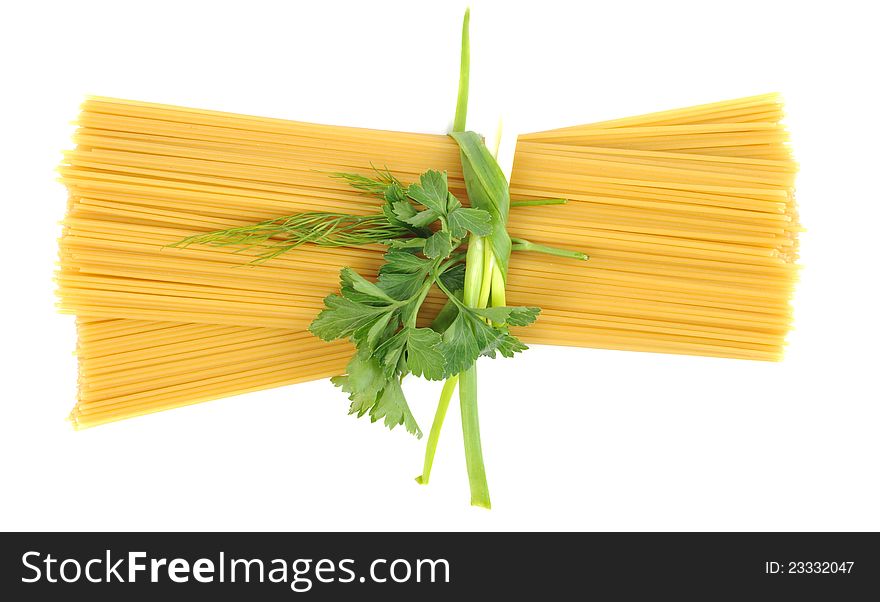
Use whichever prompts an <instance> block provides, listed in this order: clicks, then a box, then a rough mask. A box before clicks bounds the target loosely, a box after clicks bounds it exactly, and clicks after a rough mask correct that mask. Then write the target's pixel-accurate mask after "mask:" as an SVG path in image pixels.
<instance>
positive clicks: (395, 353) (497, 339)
mask: <svg viewBox="0 0 880 602" xmlns="http://www.w3.org/2000/svg"><path fill="white" fill-rule="evenodd" d="M375 182H376V183H377V184H379V183H381V180H378V179H377V180H375ZM372 192H373V193H374V194H376V195H377V196H382V197H383V198H384V200H385V203H384V205H383V207H382V209H383V215H384V216H385V217H386V219H388V221H389V223H390V224H394V225H400V224H405V225H406V226H407V227H409V228H411V229H412V232H411V234H412V235H411V236H408V237H402V238H389V239H387V240H385V241H384V242H385V243H386V244H387V245H388V246H389V247H390V249H389V250H388V252H387V253H385V257H384V259H385V263H384V264H383V265H382V267H381V268H380V269H379V273H378V279H377V281H376V282H375V283H374V282H371V281H369V280H367V279H366V278H364V277H363V276H362V275H360V274H358V273H357V272H356V271H354V270H352V269H351V268H344V269H343V270H342V272H341V274H340V292H339V293H338V294H332V295H329V296H328V297H327V298H326V299H324V305H325V306H326V308H325V309H324V310H323V311H322V312H321V313H320V314H318V316H317V317H316V318H315V320H314V321H313V322H312V324H311V326H310V327H309V330H310V331H311V332H312V333H313V334H315V335H316V336H318V337H320V338H321V339H323V340H325V341H332V340H336V339H349V340H351V342H352V343H354V345H355V347H356V351H355V354H354V356H353V357H352V359H351V361H350V362H349V364H348V367H347V370H346V374H345V375H343V376H337V377H334V378H333V379H332V381H333V383H334V384H336V385H337V386H339V387H341V388H342V390H343V391H345V392H346V393H348V394H349V399H350V400H351V406H350V408H349V413H350V414H356V415H357V416H364V415H369V417H370V419H371V420H372V421H374V422H375V421H377V420H380V419H381V420H383V421H384V423H385V425H386V426H388V427H389V428H394V427H395V426H397V425H398V424H401V425H404V427H405V428H406V430H407V431H409V432H410V433H413V434H415V435H416V436H419V437H421V435H422V431H421V429H420V428H419V426H418V424H417V423H416V420H415V418H414V417H413V414H412V412H411V411H410V408H409V405H408V403H407V401H406V398H405V396H404V394H403V390H402V388H401V386H400V385H401V381H402V379H403V378H404V377H405V376H406V375H407V374H413V375H415V376H422V377H424V378H426V379H428V380H443V379H446V378H450V377H452V376H454V375H456V374H458V373H460V372H462V371H464V370H467V369H468V368H470V367H471V366H473V364H474V362H475V361H476V359H477V358H478V357H480V356H488V357H496V354H500V355H502V356H504V357H512V356H513V355H514V354H515V353H517V352H519V351H523V350H524V349H526V346H525V345H524V344H523V343H522V342H521V341H520V340H519V339H518V338H516V337H515V336H514V335H512V334H511V333H510V331H509V326H526V325H528V324H531V323H532V322H534V321H535V319H536V318H537V316H538V313H539V312H540V309H538V308H537V307H494V308H491V309H477V308H472V307H468V306H467V305H466V304H465V303H464V302H463V301H462V292H463V290H464V285H465V283H464V275H465V265H464V261H465V258H466V253H465V252H462V251H461V250H460V249H461V247H462V246H463V245H464V244H465V243H466V241H467V240H468V238H469V237H470V236H473V235H477V236H484V235H487V234H489V233H490V231H491V228H492V220H491V216H490V215H489V213H488V212H486V211H484V210H482V209H474V208H467V207H462V205H461V203H460V202H459V201H458V199H457V198H455V196H454V195H453V194H452V193H451V192H450V191H449V189H448V184H447V177H446V173H445V172H438V171H433V170H431V171H426V172H425V173H423V174H422V175H421V177H420V179H419V182H418V183H414V184H411V185H409V186H408V187H406V188H404V187H403V186H401V185H400V184H399V183H398V182H396V181H394V182H391V183H388V184H385V185H384V186H382V187H379V186H377V187H376V189H375V190H373V191H372ZM431 226H433V227H434V228H436V229H431V228H429V227H431ZM434 286H436V287H438V288H439V290H440V291H442V292H443V294H444V295H445V296H446V298H447V301H446V306H445V307H444V309H443V310H442V311H441V312H440V314H439V315H438V316H436V317H435V319H434V320H433V322H432V323H431V325H430V327H419V326H418V324H419V317H420V310H421V308H422V304H423V303H424V301H425V298H426V297H427V295H428V293H429V291H430V290H431V288H432V287H434Z"/></svg>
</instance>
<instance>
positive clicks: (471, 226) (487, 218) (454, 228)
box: [446, 207, 492, 238]
mask: <svg viewBox="0 0 880 602" xmlns="http://www.w3.org/2000/svg"><path fill="white" fill-rule="evenodd" d="M446 220H447V223H448V224H449V231H450V233H451V234H452V235H453V236H454V237H455V238H464V237H465V235H466V234H467V233H468V232H473V233H474V234H476V235H477V236H488V235H489V234H491V233H492V216H491V215H490V214H489V212H488V211H484V210H482V209H471V208H465V207H461V208H459V209H456V210H455V211H452V212H450V213H449V215H448V216H447V218H446Z"/></svg>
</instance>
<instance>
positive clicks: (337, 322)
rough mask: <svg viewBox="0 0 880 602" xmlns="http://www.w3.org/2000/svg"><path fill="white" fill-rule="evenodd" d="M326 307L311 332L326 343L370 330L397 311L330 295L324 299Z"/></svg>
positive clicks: (311, 326) (311, 325)
mask: <svg viewBox="0 0 880 602" xmlns="http://www.w3.org/2000/svg"><path fill="white" fill-rule="evenodd" d="M324 305H325V306H326V309H324V310H322V311H321V313H319V314H318V316H317V317H316V318H315V319H314V320H313V321H312V323H311V324H310V325H309V331H311V333H312V334H314V335H315V336H317V337H318V338H320V339H323V340H325V341H333V340H335V339H346V338H349V337H351V336H353V335H354V334H355V333H356V332H358V331H360V330H362V329H364V328H367V329H369V328H371V327H372V326H373V325H375V324H376V322H377V321H378V320H380V319H382V318H383V317H384V315H385V314H387V313H389V312H391V311H393V310H394V309H395V308H394V307H389V306H378V307H377V306H371V305H365V304H363V303H358V302H357V301H352V300H351V299H347V298H345V297H342V296H340V295H328V296H327V297H325V298H324Z"/></svg>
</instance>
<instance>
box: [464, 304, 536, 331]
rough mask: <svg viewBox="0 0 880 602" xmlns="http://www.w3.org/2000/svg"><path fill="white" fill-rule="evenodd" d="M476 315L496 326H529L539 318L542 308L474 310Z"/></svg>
mask: <svg viewBox="0 0 880 602" xmlns="http://www.w3.org/2000/svg"><path fill="white" fill-rule="evenodd" d="M471 311H473V312H474V313H475V314H477V315H478V316H481V317H483V318H486V319H488V320H490V321H492V322H494V323H496V324H507V325H508V326H528V325H529V324H531V323H532V322H534V321H535V320H536V319H537V318H538V314H539V313H541V308H540V307H523V306H519V307H487V308H485V309H472V310H471Z"/></svg>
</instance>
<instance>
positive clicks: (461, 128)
mask: <svg viewBox="0 0 880 602" xmlns="http://www.w3.org/2000/svg"><path fill="white" fill-rule="evenodd" d="M469 22H470V10H469V9H468V10H467V11H466V12H465V15H464V23H463V25H462V32H461V66H460V75H459V84H458V102H457V103H456V109H455V120H454V122H453V129H452V132H451V134H450V135H451V136H452V137H453V138H454V139H455V140H456V142H458V143H459V145H460V146H461V155H462V168H463V170H464V172H465V181H466V185H467V188H468V196H469V198H470V199H471V204H472V206H475V207H477V206H478V207H479V208H485V209H487V210H488V211H489V212H490V213H491V214H492V217H493V222H495V223H494V226H495V227H494V230H493V233H492V234H491V235H489V236H476V235H472V236H471V237H470V239H469V241H468V249H467V256H466V268H465V281H464V293H463V297H462V300H463V302H464V303H465V304H466V305H467V306H469V307H477V308H485V307H489V306H490V305H491V306H493V307H494V306H504V305H506V301H505V288H504V282H505V279H506V276H507V274H506V271H507V263H508V260H509V255H510V250H511V248H512V241H511V239H510V237H509V236H508V235H507V231H506V225H507V212H508V210H509V207H510V194H509V191H508V187H507V181H506V179H505V178H504V175H503V174H502V173H501V169H500V167H499V166H498V163H497V161H496V159H497V157H493V156H492V155H491V154H489V152H488V150H487V149H486V146H485V144H484V143H483V141H482V139H481V138H479V137H478V136H477V135H475V134H474V133H473V132H466V131H465V124H466V121H467V104H468V83H469V75H470V39H469ZM487 157H488V160H487ZM468 176H471V177H468ZM498 176H500V178H499V177H498ZM477 188H479V189H480V190H479V191H478V190H476V189H477ZM480 201H482V202H480ZM554 201H556V200H555V199H554V200H551V203H552V202H554ZM563 202H564V201H563ZM481 205H482V206H481ZM499 243H500V244H499ZM498 250H500V251H501V253H503V254H504V256H503V257H499V256H498V255H496V253H497V251H498ZM456 386H458V388H459V402H460V405H461V426H462V433H463V435H464V451H465V459H466V463H467V473H468V480H469V482H470V490H471V505H474V506H480V507H483V508H491V505H492V504H491V501H490V498H489V485H488V482H487V480H486V468H485V465H484V463H483V448H482V444H481V442H480V419H479V413H478V409H477V366H476V363H474V365H473V366H471V367H470V368H468V369H467V370H465V371H463V372H461V373H460V374H457V375H455V376H453V377H451V378H449V379H448V380H447V381H446V382H445V383H444V385H443V390H442V392H441V394H440V401H439V403H438V405H437V412H436V414H435V416H434V421H433V423H432V425H431V432H430V434H429V435H428V442H427V447H426V450H425V462H424V467H423V472H422V475H421V476H420V477H419V478H418V479H417V480H418V481H419V482H420V483H422V484H427V483H428V481H429V479H430V475H431V467H432V465H433V462H434V454H435V452H436V449H437V443H438V441H439V438H440V430H441V428H442V426H443V421H444V420H445V418H446V412H447V410H448V409H449V403H450V401H451V400H452V395H453V393H454V392H455V389H456Z"/></svg>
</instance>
